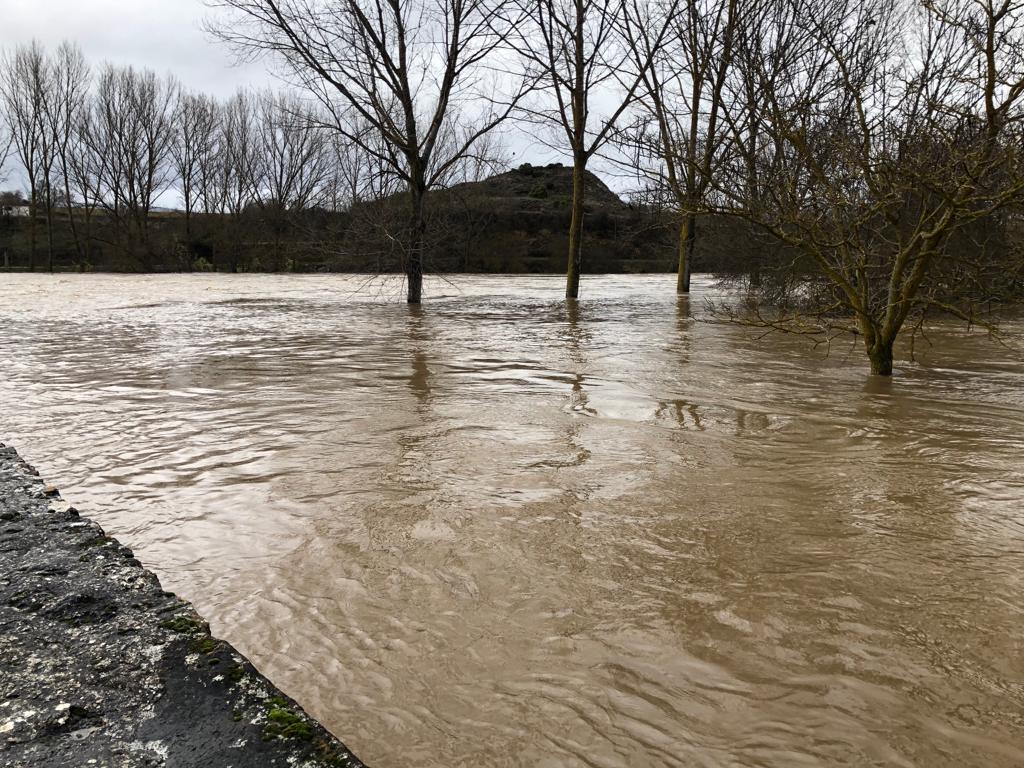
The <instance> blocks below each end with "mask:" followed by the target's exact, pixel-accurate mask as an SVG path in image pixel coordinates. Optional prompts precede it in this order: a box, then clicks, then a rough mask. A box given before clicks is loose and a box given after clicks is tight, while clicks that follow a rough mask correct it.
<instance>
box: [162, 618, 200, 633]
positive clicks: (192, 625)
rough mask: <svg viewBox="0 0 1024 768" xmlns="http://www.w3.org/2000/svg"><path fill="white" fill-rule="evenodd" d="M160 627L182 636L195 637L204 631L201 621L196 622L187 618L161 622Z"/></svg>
mask: <svg viewBox="0 0 1024 768" xmlns="http://www.w3.org/2000/svg"><path fill="white" fill-rule="evenodd" d="M160 626H161V627H163V628H164V629H169V630H171V631H172V632H178V633H180V634H182V635H195V634H198V633H200V632H202V631H203V630H204V629H205V626H204V625H203V623H202V622H201V621H196V620H195V619H192V618H189V617H188V616H175V617H174V618H173V619H167V621H161V622H160Z"/></svg>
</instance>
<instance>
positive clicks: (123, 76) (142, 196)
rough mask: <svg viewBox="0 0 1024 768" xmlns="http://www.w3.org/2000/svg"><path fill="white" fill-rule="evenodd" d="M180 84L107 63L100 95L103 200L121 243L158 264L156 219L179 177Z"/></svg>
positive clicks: (94, 134) (97, 141)
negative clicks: (153, 235)
mask: <svg viewBox="0 0 1024 768" xmlns="http://www.w3.org/2000/svg"><path fill="white" fill-rule="evenodd" d="M177 98H178V84H177V82H176V81H175V80H174V79H173V78H171V77H167V78H163V79H161V78H159V77H157V76H156V74H154V73H153V72H151V71H148V70H143V71H139V70H135V69H133V68H131V67H115V66H113V65H110V64H108V65H106V66H105V67H104V69H103V70H102V71H101V73H100V77H99V83H98V86H97V91H96V113H95V118H94V121H93V126H92V128H93V130H92V131H91V140H92V141H93V142H94V151H96V152H97V153H98V156H99V157H100V158H101V159H102V163H103V165H102V167H101V168H100V184H99V188H100V191H101V199H102V204H103V207H104V209H105V210H106V211H107V213H108V215H109V216H110V218H111V220H112V221H113V223H114V227H115V237H116V242H117V244H118V245H119V247H121V248H127V249H129V250H132V251H134V252H135V255H137V256H138V258H139V260H140V263H141V264H142V266H143V268H146V269H148V268H150V267H151V265H152V258H153V252H152V242H151V240H150V231H149V225H150V217H151V213H152V210H153V206H154V205H155V204H156V201H157V199H158V198H159V197H160V196H161V195H162V194H163V193H164V192H166V191H167V189H168V188H169V187H170V185H171V183H172V181H173V178H174V173H173V165H172V162H171V159H172V154H171V150H172V148H173V147H174V143H175V130H174V114H175V111H176V108H177Z"/></svg>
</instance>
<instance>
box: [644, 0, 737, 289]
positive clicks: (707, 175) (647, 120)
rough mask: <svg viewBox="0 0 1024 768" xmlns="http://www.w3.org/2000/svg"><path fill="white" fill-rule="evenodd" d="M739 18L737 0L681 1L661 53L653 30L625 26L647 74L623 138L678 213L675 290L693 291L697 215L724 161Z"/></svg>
mask: <svg viewBox="0 0 1024 768" xmlns="http://www.w3.org/2000/svg"><path fill="white" fill-rule="evenodd" d="M738 20H739V2H738V0H682V6H681V8H680V9H679V12H678V13H677V14H675V15H673V16H672V19H671V23H670V32H669V34H668V35H667V36H666V40H665V44H664V45H662V46H661V47H660V48H659V47H658V45H657V44H658V41H657V40H656V39H653V38H652V35H653V34H655V33H656V31H655V30H652V29H650V28H649V27H648V26H639V27H633V26H630V27H627V29H626V31H627V35H628V38H629V45H630V48H631V50H632V52H633V58H634V62H635V65H636V67H637V69H638V71H640V72H641V73H642V76H643V89H642V93H641V99H640V103H641V105H642V107H643V109H642V110H641V114H640V116H639V120H638V122H637V123H636V124H635V125H634V126H633V127H632V128H631V129H630V130H629V131H627V132H626V139H627V143H629V144H632V145H633V146H634V151H635V154H633V158H634V163H635V164H636V166H637V167H638V169H640V171H641V174H642V176H643V177H644V181H645V182H646V183H647V184H654V185H656V186H658V187H660V188H662V189H663V190H664V192H665V194H666V195H667V197H668V202H669V204H670V205H672V207H673V208H674V209H675V210H676V211H677V212H678V215H679V238H678V264H679V266H678V277H677V280H676V290H677V292H678V293H689V292H690V274H691V271H692V266H693V252H694V245H695V242H696V237H697V214H698V213H701V212H703V211H705V210H706V209H707V204H706V200H705V197H706V195H707V193H708V190H709V188H710V186H711V181H712V176H713V175H714V174H715V173H716V172H717V168H718V165H719V164H720V163H721V162H723V160H724V158H725V157H726V156H727V155H726V149H727V142H726V140H725V139H726V135H725V133H726V132H725V131H724V130H723V123H724V120H723V111H724V108H725V106H726V104H725V99H726V91H725V86H726V81H727V78H728V76H729V74H730V70H731V67H732V63H733V45H734V40H735V35H736V28H737V24H738ZM646 62H651V65H650V66H649V67H644V64H645V63H646Z"/></svg>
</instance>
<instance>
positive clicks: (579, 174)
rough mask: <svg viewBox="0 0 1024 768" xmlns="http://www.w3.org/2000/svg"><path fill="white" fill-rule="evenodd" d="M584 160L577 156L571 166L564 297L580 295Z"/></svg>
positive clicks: (584, 192)
mask: <svg viewBox="0 0 1024 768" xmlns="http://www.w3.org/2000/svg"><path fill="white" fill-rule="evenodd" d="M586 170H587V168H586V161H585V160H583V159H580V158H577V159H576V161H575V162H574V163H573V168H572V222H571V223H570V224H569V265H568V268H567V270H566V275H565V298H567V299H577V298H579V295H580V272H581V271H582V269H583V203H584V201H585V194H586V189H585V180H584V174H585V173H586Z"/></svg>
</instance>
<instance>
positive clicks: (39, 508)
mask: <svg viewBox="0 0 1024 768" xmlns="http://www.w3.org/2000/svg"><path fill="white" fill-rule="evenodd" d="M0 765H12V766H14V765H16V766H26V767H28V766H33V767H34V766H72V765H74V766H96V768H102V767H103V766H109V767H110V768H114V767H115V766H116V767H117V768H136V766H139V767H141V766H167V767H168V768H179V767H181V768H185V767H190V766H202V767H203V768H220V767H221V766H225V767H226V766H232V767H233V768H250V767H252V768H255V767H256V766H261V767H263V766H291V767H292V768H297V767H299V766H307V767H308V768H315V767H317V766H330V767H331V768H341V767H342V766H344V767H346V768H363V764H362V763H361V762H360V761H359V760H358V759H356V758H355V757H354V756H353V755H352V754H351V753H350V752H349V751H348V749H346V747H345V745H344V744H342V743H341V742H339V741H338V740H337V739H335V738H334V737H333V736H331V734H330V733H328V732H327V731H326V730H325V729H324V728H323V727H322V726H321V725H320V724H319V723H317V722H316V721H315V720H313V719H312V718H310V717H309V716H308V715H306V713H305V712H303V710H302V708H301V707H299V705H298V704H296V703H295V702H294V701H293V700H292V699H290V698H288V697H287V696H285V695H284V694H283V693H281V691H279V690H278V689H277V688H275V687H274V685H273V684H272V683H270V681H268V680H267V679H266V678H265V677H263V675H261V674H260V673H259V672H257V671H256V669H255V668H254V667H253V666H252V664H250V663H249V661H248V660H247V659H246V658H244V657H243V656H242V655H241V654H240V653H238V651H236V650H235V649H234V648H232V647H231V646H230V645H229V644H228V643H226V642H224V641H222V640H217V639H216V638H214V637H211V636H210V632H209V628H208V627H207V625H206V623H205V622H204V621H203V620H202V619H201V618H200V617H199V616H198V615H197V614H196V613H195V611H194V610H193V609H192V606H191V605H189V604H188V603H186V602H184V601H183V600H180V599H179V598H177V597H175V596H174V595H173V594H171V593H169V592H165V591H164V590H163V589H162V588H161V586H160V582H159V581H158V580H157V578H156V576H154V575H153V574H152V573H150V572H149V571H147V570H146V569H144V568H143V567H142V565H141V564H140V563H139V561H138V560H136V559H135V558H134V557H133V555H132V552H131V550H129V549H128V548H127V547H124V546H122V545H121V544H119V543H118V542H117V541H115V540H114V539H112V538H110V537H109V536H107V535H106V534H105V533H104V532H103V529H102V528H100V526H98V525H97V524H96V523H94V522H91V521H89V520H86V519H85V518H82V517H80V516H79V514H78V512H77V511H76V510H75V509H74V508H73V507H71V506H70V505H69V504H67V503H66V502H64V501H62V500H61V498H60V495H59V493H57V491H56V490H55V489H52V488H49V487H47V486H45V485H44V483H43V481H42V480H40V479H39V477H38V475H37V473H36V472H35V470H33V469H32V468H31V467H29V466H28V465H27V464H25V463H24V462H23V461H22V460H21V459H20V458H19V457H18V455H17V453H16V452H15V451H14V449H13V448H9V447H6V446H4V445H3V444H0Z"/></svg>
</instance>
